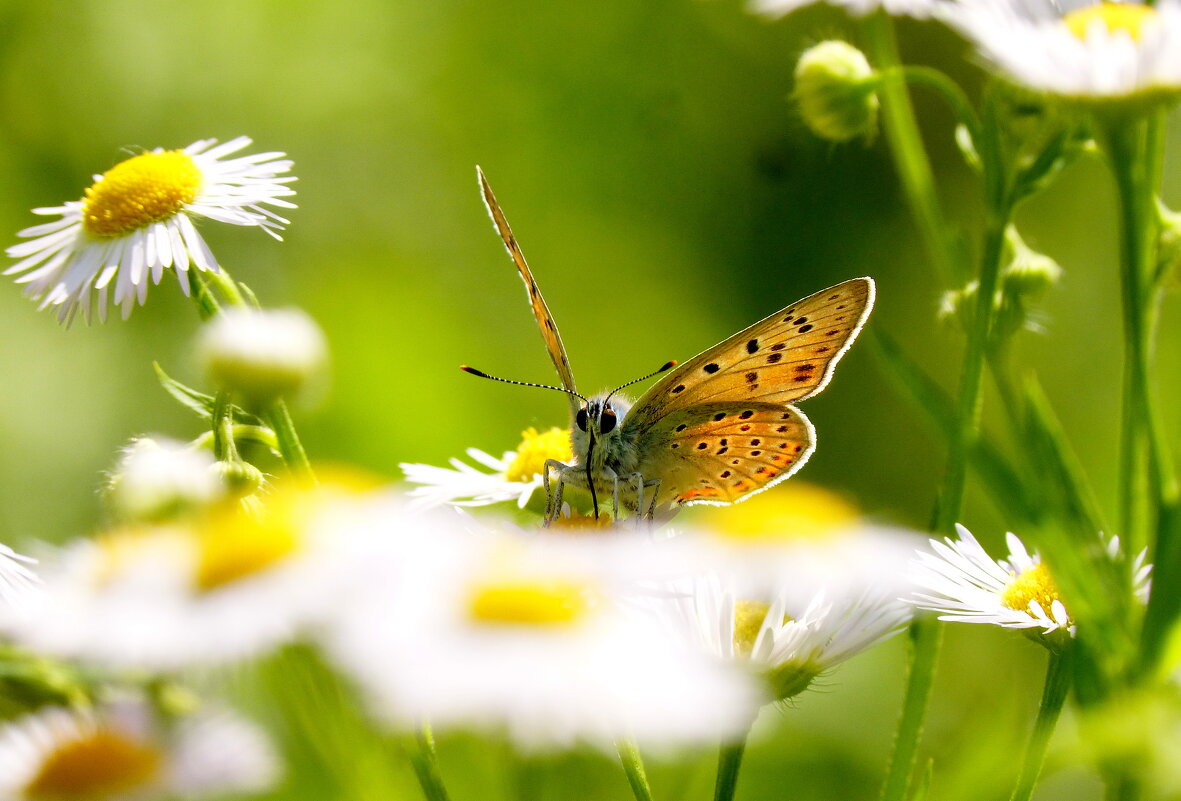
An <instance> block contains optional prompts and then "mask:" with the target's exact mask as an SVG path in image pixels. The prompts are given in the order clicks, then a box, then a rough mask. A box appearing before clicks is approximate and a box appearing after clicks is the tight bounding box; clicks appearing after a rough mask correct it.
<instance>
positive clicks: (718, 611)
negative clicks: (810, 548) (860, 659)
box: [646, 573, 910, 701]
mask: <svg viewBox="0 0 1181 801" xmlns="http://www.w3.org/2000/svg"><path fill="white" fill-rule="evenodd" d="M731 578H732V577H725V576H723V575H721V574H718V573H710V574H707V575H704V576H700V577H697V578H694V579H691V580H687V581H681V582H675V583H673V584H671V585H669V586H668V587H667V588H665V589H664V591H663V592H657V593H655V595H654V599H653V602H651V603H649V604H647V605H646V606H647V608H649V609H650V610H652V611H653V612H655V613H656V614H657V615H659V616H662V617H664V618H665V619H666V620H667V621H668V622H669V624H670V625H671V626H672V627H673V628H674V629H677V630H679V631H680V636H682V637H686V638H688V639H689V640H690V641H692V642H694V643H696V644H697V645H698V646H699V647H701V648H704V649H705V650H706V651H708V652H709V653H711V654H713V655H715V656H717V657H718V658H720V659H724V660H728V661H733V662H736V663H739V664H742V665H744V666H746V667H747V668H749V669H750V670H751V671H752V672H753V673H754V674H755V675H757V676H759V677H760V678H762V679H763V680H764V681H765V682H766V684H767V686H768V687H769V689H770V695H769V697H768V698H767V700H774V701H781V700H785V699H787V698H791V697H792V696H794V695H797V694H799V693H800V692H803V691H804V690H806V689H807V688H808V687H809V686H810V685H811V683H812V681H813V680H814V679H815V678H816V677H817V676H819V675H821V674H823V673H825V672H827V671H828V670H830V669H831V668H833V667H835V666H836V665H838V664H840V663H841V662H844V661H845V660H847V659H850V658H851V657H853V656H855V655H857V654H859V653H861V652H862V651H864V650H866V649H868V648H870V647H872V646H874V645H876V644H877V643H879V642H881V641H882V640H885V639H886V638H888V637H890V636H892V635H894V634H896V633H897V632H898V631H899V630H900V629H901V628H902V627H903V626H904V625H906V623H907V622H908V621H909V619H910V609H909V608H908V607H907V605H906V604H905V603H902V602H901V601H898V600H897V599H896V598H895V597H892V596H890V595H887V594H885V593H884V592H883V589H885V587H889V586H894V585H895V584H896V582H897V579H896V578H894V579H892V580H890V581H888V582H886V583H885V587H878V588H877V590H876V591H875V590H874V589H869V590H863V591H861V592H857V593H848V592H836V593H829V594H826V593H825V592H824V591H819V592H815V593H806V592H800V591H799V587H798V585H797V584H796V582H795V581H793V579H792V577H790V576H785V577H784V581H783V584H782V586H781V587H780V588H779V589H778V590H777V591H775V592H773V593H771V594H770V595H768V596H766V597H765V598H750V597H747V596H745V595H744V594H743V590H742V589H741V588H740V586H741V582H734V581H732V580H731Z"/></svg>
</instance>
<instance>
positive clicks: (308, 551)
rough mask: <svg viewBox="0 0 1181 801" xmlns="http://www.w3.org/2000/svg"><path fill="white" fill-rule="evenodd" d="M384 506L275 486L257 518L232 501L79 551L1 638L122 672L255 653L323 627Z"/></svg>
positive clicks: (361, 497)
mask: <svg viewBox="0 0 1181 801" xmlns="http://www.w3.org/2000/svg"><path fill="white" fill-rule="evenodd" d="M387 503H391V501H389V500H388V499H387V498H385V497H384V496H383V495H381V494H377V493H371V492H362V491H360V490H359V489H356V488H354V487H350V486H342V485H341V484H339V483H332V482H331V481H327V482H321V483H320V484H319V485H318V486H317V487H316V488H314V489H303V488H299V487H293V486H288V487H278V488H276V489H274V490H273V491H272V492H271V494H270V495H269V496H268V497H267V498H266V502H265V504H264V505H263V507H262V508H261V509H247V508H245V507H244V506H243V505H241V504H238V503H232V504H227V505H226V506H225V508H224V509H220V510H212V511H210V512H209V513H208V514H207V515H206V516H204V517H202V518H201V519H199V520H194V521H189V522H186V523H184V524H179V523H178V524H174V525H172V526H154V527H141V528H129V529H123V530H118V531H114V532H110V533H108V534H106V535H103V536H100V537H98V538H96V539H94V540H86V541H81V542H76V543H73V544H72V545H69V546H67V547H65V548H64V549H62V550H61V551H60V552H59V553H58V554H56V557H55V558H52V559H46V560H45V565H44V568H43V577H42V582H41V584H40V585H39V586H38V587H37V588H36V590H35V591H33V592H30V593H29V594H28V598H27V599H26V600H25V601H24V602H22V603H21V604H19V605H17V607H16V608H15V609H14V610H12V612H11V614H8V615H0V628H2V629H3V630H4V631H6V633H7V634H8V635H9V636H10V637H11V638H12V639H13V640H15V641H16V642H18V643H20V644H22V645H24V646H25V647H28V648H30V649H32V650H34V651H37V652H40V653H45V654H50V655H53V656H57V657H64V658H71V659H79V660H83V661H87V662H91V663H94V664H98V665H101V666H105V667H111V668H117V669H119V668H121V669H143V670H158V671H173V670H183V669H186V668H191V667H197V666H209V665H219V664H226V663H230V662H233V661H236V660H241V659H245V658H248V657H251V656H256V655H260V654H263V653H265V652H267V651H268V650H270V649H271V648H274V647H276V646H277V645H280V644H282V643H284V642H287V641H289V640H291V639H292V638H293V637H295V636H297V635H298V634H300V633H301V632H303V631H305V630H306V629H307V628H308V627H309V626H312V625H314V624H315V623H316V622H317V621H319V620H320V619H321V618H322V617H323V615H324V613H325V609H326V606H327V605H326V603H325V599H326V598H333V597H335V596H336V595H337V594H338V593H339V592H341V591H342V587H343V586H344V585H345V584H346V583H347V581H348V580H349V577H348V574H347V569H346V564H347V563H348V558H347V557H348V554H349V553H350V549H351V548H353V547H354V546H353V543H354V539H355V535H354V532H355V531H357V530H359V529H360V528H361V527H360V526H357V525H354V523H353V521H354V519H357V518H363V517H364V516H365V515H366V514H368V509H369V508H370V507H371V506H382V507H384V506H385V504H387ZM391 516H394V515H391Z"/></svg>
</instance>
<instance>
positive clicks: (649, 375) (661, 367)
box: [603, 359, 677, 403]
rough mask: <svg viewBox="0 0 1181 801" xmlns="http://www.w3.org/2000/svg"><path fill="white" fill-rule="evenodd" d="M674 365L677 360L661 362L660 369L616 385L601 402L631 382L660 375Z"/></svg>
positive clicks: (607, 399)
mask: <svg viewBox="0 0 1181 801" xmlns="http://www.w3.org/2000/svg"><path fill="white" fill-rule="evenodd" d="M676 366H677V362H676V360H675V359H674V360H673V361H668V362H665V363H664V364H662V365H661V366H660V369H658V370H654V371H652V372H651V373H648V375H644V376H640V377H639V378H633V379H632V380H631V381H628V382H627V383H626V384H621V385H620V386H618V387H616V388H615V389H613V390H611V391H610V392H609V393H607V397H606V398H604V399H603V403H606V402H607V401H609V400H611V396H612V395H614V394H615V393H616V392H618V391H619V390H621V389H626V388H628V387H630V386H631V385H632V384H638V383H640V382H641V381H647V380H648V379H649V378H651V377H652V376H654V375H660V374H661V373H663V372H664V371H665V370H671V369H673V368H674V367H676Z"/></svg>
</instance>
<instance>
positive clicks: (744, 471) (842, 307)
mask: <svg viewBox="0 0 1181 801" xmlns="http://www.w3.org/2000/svg"><path fill="white" fill-rule="evenodd" d="M479 177H480V186H481V191H482V193H483V196H484V201H485V203H486V205H487V206H488V211H489V213H490V214H491V216H492V219H493V222H494V223H495V225H496V229H497V231H498V232H499V234H500V236H501V238H502V240H503V241H504V243H505V247H506V248H507V249H508V251H509V255H510V256H512V258H513V261H514V262H515V263H516V265H517V269H518V271H519V272H520V274H521V278H522V280H524V282H525V287H526V290H527V292H528V295H529V301H530V304H531V305H532V307H533V312H534V316H535V317H536V318H537V321H538V325H539V328H540V330H541V334H542V337H543V339H544V340H545V343H546V348H547V350H548V351H549V354H550V358H551V359H552V361H553V363H554V367H555V369H556V370H557V371H558V375H559V377H560V378H561V380H562V386H561V387H556V388H557V389H561V390H562V391H564V392H565V393H566V394H567V396H568V397H569V398H570V399H571V407H570V408H571V413H572V417H573V421H572V422H573V425H572V426H571V444H572V446H573V453H574V460H573V463H572V464H565V463H562V462H558V461H554V460H551V461H550V462H548V463H547V466H546V469H545V474H544V475H543V478H544V480H545V485H546V490H547V493H548V499H549V509H548V514H549V516H550V517H552V516H553V515H555V514H557V512H558V511H559V509H560V507H561V500H562V492H563V489H564V488H565V487H566V486H574V487H578V488H581V489H584V490H589V491H590V492H591V497H592V501H593V503H594V506H595V510H596V514H597V513H598V507H599V500H598V499H599V498H604V499H605V498H607V497H610V498H611V499H612V508H613V510H614V511H615V513H616V515H618V510H619V509H625V510H627V511H630V512H632V513H639V514H643V515H647V516H651V515H652V514H653V513H654V512H655V510H656V509H657V508H658V507H664V506H677V505H684V504H695V503H712V504H728V503H736V502H738V501H741V500H743V499H745V498H747V497H750V496H751V495H753V494H754V493H757V492H759V491H761V490H764V489H767V488H768V487H771V486H774V485H775V484H777V483H779V482H780V481H782V480H784V479H786V478H787V477H788V476H790V475H791V474H792V473H794V472H795V471H796V470H798V469H799V468H800V467H801V466H803V464H804V462H805V461H807V459H808V457H809V456H810V455H811V454H812V452H813V450H814V449H815V441H816V440H815V430H814V429H813V427H812V424H811V422H809V420H808V418H807V417H806V416H804V414H803V412H801V411H800V410H799V409H797V408H796V407H795V406H794V405H793V404H794V403H795V402H797V401H800V400H804V399H805V398H808V397H811V396H812V395H815V394H816V393H818V392H820V391H821V390H822V389H824V387H825V386H826V385H827V383H828V381H829V379H830V378H831V376H832V373H833V370H834V369H835V367H836V364H837V362H838V361H839V360H840V358H841V356H842V355H844V353H845V351H846V350H848V348H849V346H850V345H851V344H852V343H853V340H854V339H855V338H856V336H857V333H858V332H859V331H860V330H861V326H862V325H863V324H864V322H865V320H866V318H867V317H868V316H869V312H870V310H871V309H872V308H873V301H874V292H875V287H874V282H873V279H871V278H855V279H852V280H850V281H845V282H843V283H841V284H837V285H836V286H833V287H829V288H828V289H825V290H822V291H820V292H817V293H815V294H813V295H810V296H808V297H806V298H804V299H802V300H799V301H797V302H796V303H793V304H791V305H790V306H786V307H784V308H782V309H780V310H779V311H777V312H775V313H774V314H771V315H769V316H767V317H765V318H764V319H762V320H760V321H759V322H757V323H755V324H754V325H751V326H749V327H747V328H745V329H743V330H742V331H739V332H738V333H736V334H734V335H733V336H731V337H729V338H728V339H726V340H723V341H722V342H720V343H718V344H717V345H714V346H713V347H711V348H708V349H706V350H705V351H703V352H702V353H700V354H698V355H697V356H694V357H693V358H692V359H690V360H688V361H686V362H684V363H683V364H680V365H676V363H675V362H670V363H668V364H666V365H665V366H664V367H662V368H661V370H659V371H657V372H664V373H665V374H664V375H663V376H662V377H661V378H660V380H659V381H657V382H656V383H655V384H653V385H652V386H651V387H650V388H649V389H648V391H647V392H645V393H644V394H643V395H642V396H641V397H640V398H639V399H638V400H637V401H636V402H635V403H634V404H632V403H629V402H628V401H627V400H626V399H625V398H623V397H622V396H620V395H617V394H616V393H615V392H610V393H604V394H601V395H596V396H594V397H592V398H585V397H583V396H582V395H580V394H578V392H577V389H576V388H575V385H574V377H573V373H572V371H571V369H570V363H569V359H568V358H567V356H566V351H565V348H564V346H563V345H562V341H561V338H560V337H559V335H558V331H557V325H556V324H555V322H554V320H553V317H552V315H551V314H550V313H549V309H548V307H547V306H546V304H545V300H544V299H543V298H542V297H541V292H540V290H539V289H538V287H537V282H536V281H535V280H534V279H533V276H532V273H531V272H530V270H529V267H528V264H527V263H526V262H525V259H524V256H523V255H522V253H521V251H520V247H519V246H518V245H517V242H516V239H515V237H513V234H512V231H511V230H510V229H509V227H508V222H507V220H506V219H505V217H504V213H503V212H502V211H501V209H500V207H499V205H498V204H497V203H496V198H495V197H494V196H493V195H492V190H491V188H490V187H489V186H488V182H487V180H486V179H485V178H484V174H483V172H480V173H479ZM674 368H675V369H674ZM666 370H667V371H668V372H665V371H666ZM471 372H477V373H478V371H471ZM481 375H483V374H481ZM510 383H512V382H510ZM633 383H634V382H633ZM624 386H628V385H627V384H625V385H624ZM579 401H581V403H580V402H579ZM551 478H552V479H553V480H551Z"/></svg>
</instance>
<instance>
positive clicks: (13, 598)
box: [0, 543, 37, 615]
mask: <svg viewBox="0 0 1181 801" xmlns="http://www.w3.org/2000/svg"><path fill="white" fill-rule="evenodd" d="M33 562H36V560H35V559H30V558H29V557H27V556H21V555H20V554H19V553H17V552H16V551H14V550H12V549H11V548H9V547H8V546H7V545H5V544H3V543H0V604H3V605H9V604H16V603H20V602H21V601H22V600H23V599H24V598H25V597H26V596H27V595H28V593H29V591H30V590H31V589H32V588H33V587H35V586H36V584H37V576H36V574H34V573H33V571H32V570H30V569H29V568H28V567H26V565H28V564H31V563H33ZM2 614H3V613H2V612H0V615H2Z"/></svg>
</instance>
